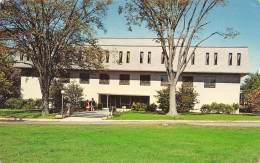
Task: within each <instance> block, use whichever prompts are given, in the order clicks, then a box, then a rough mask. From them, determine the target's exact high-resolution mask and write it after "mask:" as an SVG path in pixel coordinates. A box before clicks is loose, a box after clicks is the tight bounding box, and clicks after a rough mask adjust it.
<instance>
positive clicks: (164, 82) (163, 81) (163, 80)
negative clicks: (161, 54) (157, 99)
mask: <svg viewBox="0 0 260 163" xmlns="http://www.w3.org/2000/svg"><path fill="white" fill-rule="evenodd" d="M168 84H169V83H168V76H167V75H161V86H167V85H168Z"/></svg>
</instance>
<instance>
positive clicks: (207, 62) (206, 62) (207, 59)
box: [205, 53, 209, 65]
mask: <svg viewBox="0 0 260 163" xmlns="http://www.w3.org/2000/svg"><path fill="white" fill-rule="evenodd" d="M205 65H209V53H206V58H205Z"/></svg>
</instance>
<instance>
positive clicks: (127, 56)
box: [126, 51, 130, 63]
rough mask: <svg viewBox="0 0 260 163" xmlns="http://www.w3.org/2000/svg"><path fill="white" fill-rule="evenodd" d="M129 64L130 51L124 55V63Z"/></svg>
mask: <svg viewBox="0 0 260 163" xmlns="http://www.w3.org/2000/svg"><path fill="white" fill-rule="evenodd" d="M129 62H130V51H127V53H126V63H129Z"/></svg>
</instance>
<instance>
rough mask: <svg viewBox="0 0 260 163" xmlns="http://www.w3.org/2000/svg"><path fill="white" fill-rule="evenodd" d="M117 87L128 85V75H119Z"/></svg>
mask: <svg viewBox="0 0 260 163" xmlns="http://www.w3.org/2000/svg"><path fill="white" fill-rule="evenodd" d="M119 85H130V74H120V75H119Z"/></svg>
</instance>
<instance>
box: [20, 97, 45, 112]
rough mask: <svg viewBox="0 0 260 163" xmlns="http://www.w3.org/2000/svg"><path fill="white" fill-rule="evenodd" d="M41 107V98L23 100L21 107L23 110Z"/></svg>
mask: <svg viewBox="0 0 260 163" xmlns="http://www.w3.org/2000/svg"><path fill="white" fill-rule="evenodd" d="M40 108H41V99H37V100H34V99H28V100H24V105H23V107H22V109H25V110H35V109H40Z"/></svg>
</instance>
